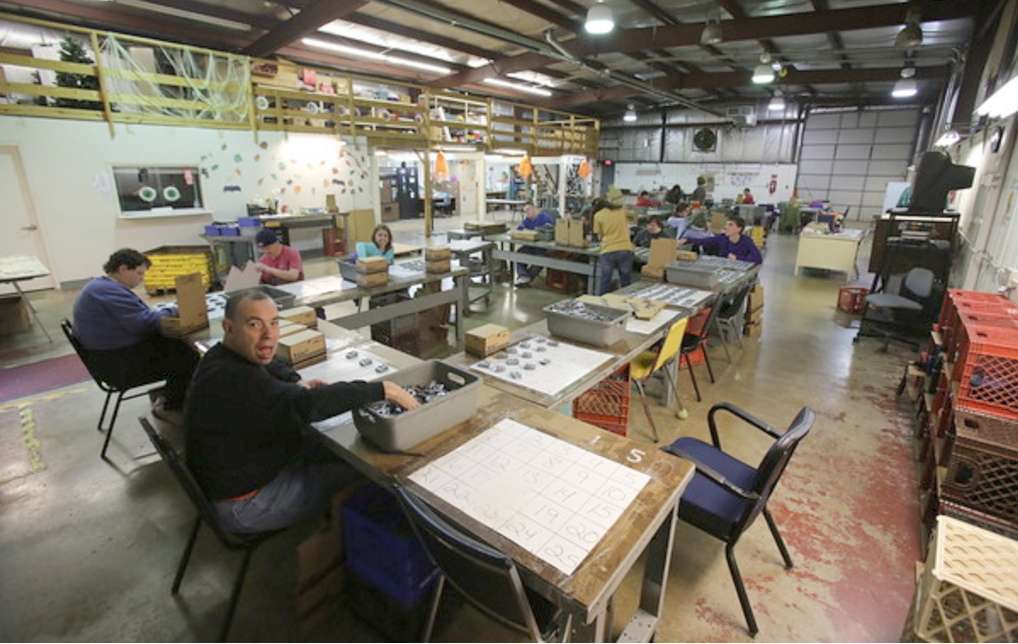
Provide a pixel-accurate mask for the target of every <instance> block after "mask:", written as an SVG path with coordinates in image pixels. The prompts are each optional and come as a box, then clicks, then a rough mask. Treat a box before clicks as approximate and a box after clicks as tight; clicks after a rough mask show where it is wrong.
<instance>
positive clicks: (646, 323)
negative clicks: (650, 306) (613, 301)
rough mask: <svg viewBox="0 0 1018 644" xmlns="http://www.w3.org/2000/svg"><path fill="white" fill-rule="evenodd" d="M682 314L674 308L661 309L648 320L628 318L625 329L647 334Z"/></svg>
mask: <svg viewBox="0 0 1018 644" xmlns="http://www.w3.org/2000/svg"><path fill="white" fill-rule="evenodd" d="M680 315H682V314H681V313H680V312H678V311H676V310H674V309H661V310H660V311H658V313H657V315H655V316H654V317H652V318H651V319H649V320H638V319H636V318H633V317H631V318H629V319H628V320H627V321H626V331H628V332H630V333H639V334H641V335H649V334H651V333H653V332H655V331H657V330H658V329H660V328H661V327H663V326H664V325H666V324H669V323H671V322H673V321H675V319H676V318H678V317H679V316H680Z"/></svg>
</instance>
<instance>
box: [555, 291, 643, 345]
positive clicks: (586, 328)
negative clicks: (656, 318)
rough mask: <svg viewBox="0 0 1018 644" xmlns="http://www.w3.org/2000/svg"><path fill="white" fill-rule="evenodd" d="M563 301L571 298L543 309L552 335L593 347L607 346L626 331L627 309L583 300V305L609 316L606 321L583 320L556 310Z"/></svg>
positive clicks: (628, 313)
mask: <svg viewBox="0 0 1018 644" xmlns="http://www.w3.org/2000/svg"><path fill="white" fill-rule="evenodd" d="M564 302H572V300H562V301H561V302H555V303H554V304H549V305H548V306H546V307H544V309H543V310H544V314H545V316H546V317H547V319H548V330H549V331H550V332H551V334H552V335H555V336H558V337H560V338H569V339H570V340H576V341H577V342H582V343H584V344H589V345H592V346H595V347H607V346H610V345H613V344H615V343H616V342H618V341H619V340H621V339H622V334H624V333H625V332H626V320H628V319H629V316H630V312H629V311H623V310H622V309H613V308H609V307H607V306H598V305H597V304H587V303H585V302H584V304H583V305H584V306H585V307H587V308H589V309H591V310H593V311H597V312H598V313H601V314H602V315H605V316H608V317H610V318H611V319H610V320H607V321H602V320H585V319H583V318H580V317H576V316H574V315H570V314H569V313H566V312H563V311H561V310H558V308H557V307H560V306H561V305H562V304H563V303H564Z"/></svg>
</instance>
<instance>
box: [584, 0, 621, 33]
mask: <svg viewBox="0 0 1018 644" xmlns="http://www.w3.org/2000/svg"><path fill="white" fill-rule="evenodd" d="M583 28H584V29H586V30H587V33H588V34H595V35H599V34H606V33H608V32H609V31H611V30H612V29H614V28H615V17H614V16H612V10H611V7H609V6H607V5H604V4H601V0H598V4H595V5H594V6H592V7H591V8H590V9H588V10H587V21H586V22H585V23H584V24H583Z"/></svg>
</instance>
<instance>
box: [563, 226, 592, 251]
mask: <svg viewBox="0 0 1018 644" xmlns="http://www.w3.org/2000/svg"><path fill="white" fill-rule="evenodd" d="M566 221H567V222H569V244H568V245H569V246H572V247H573V248H586V247H587V237H586V236H585V235H584V234H583V221H581V220H579V219H566Z"/></svg>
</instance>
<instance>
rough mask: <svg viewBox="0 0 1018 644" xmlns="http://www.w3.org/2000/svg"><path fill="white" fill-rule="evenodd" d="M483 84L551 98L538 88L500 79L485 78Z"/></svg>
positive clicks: (548, 93)
mask: <svg viewBox="0 0 1018 644" xmlns="http://www.w3.org/2000/svg"><path fill="white" fill-rule="evenodd" d="M484 82H485V83H487V84H489V85H497V86H499V87H505V88H508V89H514V90H516V91H518V92H527V93H528V94H536V95H538V96H551V92H549V91H548V90H546V89H541V88H540V87H534V86H533V85H524V84H522V83H510V82H509V81H507V80H502V79H501V78H485V79H484Z"/></svg>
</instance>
